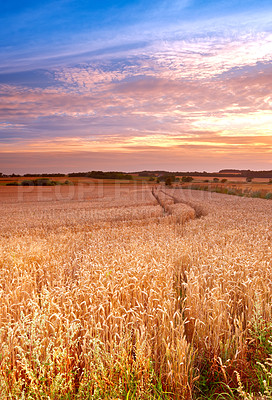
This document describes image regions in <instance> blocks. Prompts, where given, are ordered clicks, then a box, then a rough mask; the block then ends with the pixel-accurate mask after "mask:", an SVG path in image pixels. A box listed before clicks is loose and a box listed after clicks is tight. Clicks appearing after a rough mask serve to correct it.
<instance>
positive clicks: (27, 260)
mask: <svg viewBox="0 0 272 400" xmlns="http://www.w3.org/2000/svg"><path fill="white" fill-rule="evenodd" d="M27 189H28V190H29V188H27ZM0 190H1V193H0V196H1V200H2V201H1V204H0V223H1V224H0V233H1V237H0V255H1V256H0V296H1V303H0V321H1V324H0V326H1V329H0V354H1V360H0V363H1V365H0V396H1V399H6V398H10V399H16V398H18V399H40V398H41V399H48V398H50V399H71V398H78V399H168V398H169V399H170V398H171V399H172V398H173V399H191V398H197V396H199V394H200V393H199V392H198V391H197V390H196V387H197V386H198V387H199V388H200V389H201V390H205V386H206V387H207V388H208V387H210V386H211V385H212V383H213V382H215V381H216V380H217V381H218V380H219V381H221V382H224V383H226V384H228V385H232V384H233V385H234V383H236V380H235V379H236V375H235V372H234V371H238V373H239V374H240V376H241V379H242V381H243V383H244V384H245V385H246V384H247V382H249V381H250V380H252V382H253V383H254V384H255V385H257V381H256V382H255V380H254V379H255V378H256V377H255V375H254V371H253V369H252V366H251V361H252V357H253V356H252V349H255V347H254V346H257V345H258V340H259V339H256V337H255V336H254V335H255V333H256V326H258V329H259V330H262V329H264V327H266V328H267V327H269V324H271V322H270V321H271V294H272V283H271V242H272V234H271V227H272V226H271V225H272V223H271V221H272V218H271V217H272V206H271V204H270V202H267V201H265V200H261V199H250V198H238V197H233V196H227V195H226V196H225V195H220V194H216V193H207V192H196V191H194V192H193V191H192V192H189V191H188V190H186V191H182V190H174V189H168V190H166V191H165V192H163V191H161V190H159V189H154V193H153V194H152V193H151V190H150V189H149V188H148V186H142V187H139V186H137V187H136V186H135V185H127V186H126V185H124V186H122V187H121V186H120V185H119V186H118V185H117V186H116V187H115V186H108V187H107V188H105V187H103V188H102V187H96V188H95V189H94V188H91V187H88V188H85V187H83V189H79V188H77V189H75V188H74V189H73V190H75V192H74V194H73V196H72V195H71V193H70V194H69V193H68V192H63V193H62V197H60V194H59V193H58V192H56V190H59V189H58V187H53V188H51V187H50V188H31V191H28V192H27V191H26V189H24V188H20V190H25V191H23V192H18V188H12V187H11V188H4V189H3V188H2V189H0ZM4 190H5V192H4ZM62 190H67V191H68V190H72V189H69V188H64V187H63V188H62ZM80 190H82V192H81V193H80ZM3 193H4V195H3ZM154 194H155V196H154ZM41 198H42V199H41ZM38 200H39V201H38ZM254 329H255V330H254ZM267 332H268V331H267ZM217 389H218V388H217ZM218 390H219V389H218ZM206 398H207V397H206Z"/></svg>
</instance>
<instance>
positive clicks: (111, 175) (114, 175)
mask: <svg viewBox="0 0 272 400" xmlns="http://www.w3.org/2000/svg"><path fill="white" fill-rule="evenodd" d="M68 176H69V177H73V176H74V177H85V178H94V179H126V180H132V175H130V174H125V173H123V172H116V171H110V172H103V171H89V172H72V173H70V174H68Z"/></svg>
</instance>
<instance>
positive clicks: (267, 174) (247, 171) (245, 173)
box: [219, 169, 272, 178]
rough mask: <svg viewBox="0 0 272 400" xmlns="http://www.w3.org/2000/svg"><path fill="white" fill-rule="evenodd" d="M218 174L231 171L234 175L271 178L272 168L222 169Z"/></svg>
mask: <svg viewBox="0 0 272 400" xmlns="http://www.w3.org/2000/svg"><path fill="white" fill-rule="evenodd" d="M219 172H220V174H221V173H222V174H227V173H232V174H235V176H243V177H246V178H272V170H270V171H251V170H250V169H222V170H221V171H219Z"/></svg>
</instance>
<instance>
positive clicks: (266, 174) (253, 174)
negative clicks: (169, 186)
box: [137, 169, 272, 178]
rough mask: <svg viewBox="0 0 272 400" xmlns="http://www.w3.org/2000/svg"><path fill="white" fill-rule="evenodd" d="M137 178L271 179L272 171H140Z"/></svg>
mask: <svg viewBox="0 0 272 400" xmlns="http://www.w3.org/2000/svg"><path fill="white" fill-rule="evenodd" d="M137 174H138V175H139V176H157V177H161V176H172V175H174V176H207V177H211V176H212V177H214V176H217V177H222V178H228V177H229V178H235V177H238V176H240V177H245V178H272V170H269V171H253V170H250V169H248V170H238V169H222V170H220V171H219V172H206V171H203V172H199V171H193V172H192V171H186V172H184V171H176V172H169V171H159V170H157V171H140V172H137Z"/></svg>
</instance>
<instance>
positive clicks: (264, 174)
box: [0, 169, 272, 180]
mask: <svg viewBox="0 0 272 400" xmlns="http://www.w3.org/2000/svg"><path fill="white" fill-rule="evenodd" d="M133 174H137V175H139V176H140V177H165V176H181V177H182V176H206V177H211V176H212V177H215V176H216V177H222V178H224V177H225V178H228V177H234V178H235V177H238V176H240V177H245V178H272V170H268V171H254V170H250V169H247V170H239V169H221V170H220V171H219V172H206V171H203V172H199V171H193V172H192V171H176V172H169V171H162V170H156V171H140V172H133ZM67 175H68V176H70V177H86V178H95V179H128V180H132V179H133V177H132V174H127V173H124V172H117V171H110V172H103V171H89V172H71V173H69V174H60V173H55V174H52V173H51V174H45V173H43V174H30V173H28V174H24V175H20V174H10V175H6V174H3V173H1V172H0V178H21V177H26V178H28V177H34V178H45V177H65V176H67Z"/></svg>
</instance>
